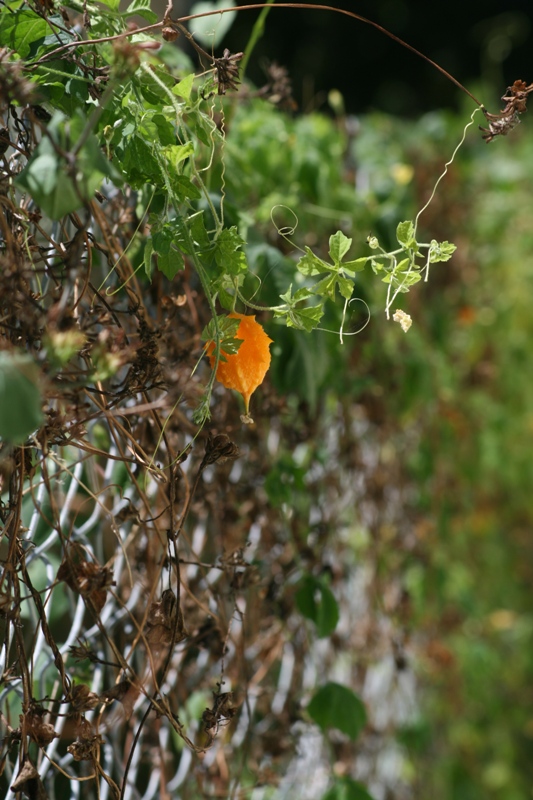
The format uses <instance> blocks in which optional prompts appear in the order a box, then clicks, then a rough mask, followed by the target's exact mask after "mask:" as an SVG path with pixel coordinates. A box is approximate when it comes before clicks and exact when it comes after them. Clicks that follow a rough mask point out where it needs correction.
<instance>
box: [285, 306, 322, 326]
mask: <svg viewBox="0 0 533 800" xmlns="http://www.w3.org/2000/svg"><path fill="white" fill-rule="evenodd" d="M323 315H324V306H323V305H322V304H320V305H318V306H311V307H310V308H290V309H289V310H288V311H285V312H278V311H275V312H274V316H276V317H278V316H286V317H287V327H288V328H297V329H298V330H302V331H307V332H309V331H312V330H314V329H315V328H316V326H317V325H318V323H319V322H320V320H321V319H322V317H323Z"/></svg>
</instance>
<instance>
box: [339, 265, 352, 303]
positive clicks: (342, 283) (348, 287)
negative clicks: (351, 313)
mask: <svg viewBox="0 0 533 800" xmlns="http://www.w3.org/2000/svg"><path fill="white" fill-rule="evenodd" d="M343 269H344V267H343ZM337 285H338V287H339V292H340V293H341V295H342V296H343V297H344V299H345V300H350V298H351V296H352V294H353V281H351V280H349V279H348V278H342V277H341V276H340V275H339V276H338V278H337Z"/></svg>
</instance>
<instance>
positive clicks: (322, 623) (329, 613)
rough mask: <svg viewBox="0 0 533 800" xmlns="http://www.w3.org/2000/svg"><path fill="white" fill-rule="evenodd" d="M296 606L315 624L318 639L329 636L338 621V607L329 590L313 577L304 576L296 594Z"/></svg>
mask: <svg viewBox="0 0 533 800" xmlns="http://www.w3.org/2000/svg"><path fill="white" fill-rule="evenodd" d="M296 605H297V607H298V610H299V611H300V613H301V614H303V615H304V617H307V619H310V620H311V621H312V622H314V623H315V625H316V628H317V633H318V636H319V637H321V638H322V637H323V636H329V635H330V634H331V633H333V631H334V630H335V628H336V627H337V623H338V621H339V606H338V605H337V601H336V600H335V597H334V596H333V592H332V591H331V589H330V588H329V587H328V586H327V585H326V584H325V582H324V581H323V580H321V579H319V578H315V577H313V575H305V576H304V578H303V579H302V581H301V584H300V588H299V589H298V591H297V593H296Z"/></svg>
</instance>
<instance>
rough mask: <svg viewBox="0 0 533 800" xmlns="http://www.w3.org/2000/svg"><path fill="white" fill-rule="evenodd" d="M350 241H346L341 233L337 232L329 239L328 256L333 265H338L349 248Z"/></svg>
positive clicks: (346, 238)
mask: <svg viewBox="0 0 533 800" xmlns="http://www.w3.org/2000/svg"><path fill="white" fill-rule="evenodd" d="M351 246H352V240H351V239H348V237H347V236H345V235H344V233H342V231H337V233H334V234H333V236H330V237H329V255H330V258H331V260H332V261H333V263H334V264H337V265H338V264H340V262H341V261H342V259H343V258H344V256H345V255H346V253H347V252H348V250H349V249H350V247H351Z"/></svg>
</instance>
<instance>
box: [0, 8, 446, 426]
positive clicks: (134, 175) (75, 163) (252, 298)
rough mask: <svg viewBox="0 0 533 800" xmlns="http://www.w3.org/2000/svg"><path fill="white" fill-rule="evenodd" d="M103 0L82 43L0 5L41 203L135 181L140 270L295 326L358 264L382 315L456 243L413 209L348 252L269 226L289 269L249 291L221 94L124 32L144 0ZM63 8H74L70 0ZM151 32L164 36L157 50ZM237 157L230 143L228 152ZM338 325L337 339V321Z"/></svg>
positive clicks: (24, 184)
mask: <svg viewBox="0 0 533 800" xmlns="http://www.w3.org/2000/svg"><path fill="white" fill-rule="evenodd" d="M104 5H105V10H101V9H99V7H97V6H96V5H93V4H89V5H88V13H90V18H91V28H90V32H89V36H90V37H93V38H94V39H95V40H97V41H95V43H94V44H91V40H90V39H89V40H88V41H85V42H76V40H75V34H74V33H73V31H72V30H69V29H68V28H66V27H65V25H64V24H63V20H62V18H61V17H60V16H59V15H51V16H49V17H48V18H46V17H45V16H43V15H41V14H39V13H37V12H36V11H35V10H33V9H31V8H28V7H26V6H24V5H21V4H20V2H19V0H14V2H11V3H8V4H7V5H6V10H5V11H4V13H3V15H2V19H1V21H0V45H2V46H3V47H5V48H9V50H10V52H11V53H12V55H11V56H10V58H12V59H13V60H17V59H20V58H23V59H24V68H23V78H22V75H21V81H22V80H24V81H25V82H26V83H25V86H26V91H27V92H28V91H29V92H31V93H33V96H34V99H35V102H37V103H38V105H39V108H41V109H42V115H44V119H45V120H46V118H47V117H48V121H47V122H44V123H43V135H42V140H41V143H40V145H39V146H38V148H37V150H36V151H35V153H34V154H33V155H32V157H31V158H30V159H29V161H28V162H27V163H26V165H25V166H24V167H23V169H22V171H21V173H20V175H19V176H18V178H17V181H16V185H17V187H18V189H19V190H20V191H21V192H26V193H28V194H29V195H30V196H31V197H32V198H33V200H34V201H35V203H37V204H38V206H39V207H40V209H41V211H42V213H44V214H46V215H47V216H49V217H50V218H51V219H54V220H59V219H61V218H62V217H63V216H65V215H67V214H71V213H73V212H77V213H81V212H82V211H83V209H88V208H89V206H90V204H91V203H92V202H94V199H93V198H94V197H95V194H96V193H98V192H99V191H100V190H102V187H103V186H104V187H105V186H107V187H109V186H110V185H113V186H114V187H116V189H118V190H119V191H134V192H136V193H137V199H136V215H137V218H138V220H139V223H138V227H137V232H136V234H135V237H134V239H133V241H132V244H131V247H132V251H133V252H138V253H140V257H137V269H142V271H143V272H144V274H145V275H146V276H147V278H148V279H150V280H153V278H154V270H158V271H159V272H160V273H161V274H162V275H163V276H164V277H165V278H166V279H167V280H169V281H172V280H174V279H175V278H176V276H177V275H178V273H179V272H180V271H182V270H183V269H185V268H186V267H187V266H189V267H191V268H192V269H193V270H194V271H195V272H196V274H197V276H198V280H199V283H200V285H201V289H202V292H203V294H204V295H205V297H206V300H207V303H208V306H209V308H210V312H211V315H212V317H213V320H216V319H217V312H218V309H217V305H218V304H219V305H220V306H221V307H222V308H223V309H226V310H227V311H231V310H233V309H234V308H235V307H236V305H237V304H239V305H244V307H245V308H246V307H249V308H252V309H255V310H265V311H271V312H272V313H273V315H274V317H275V319H276V320H278V322H280V323H285V324H286V325H287V326H288V327H289V328H294V329H296V330H300V331H302V332H307V333H308V332H310V331H312V330H314V329H317V328H319V327H320V326H321V323H322V320H323V317H324V314H325V313H326V306H327V304H328V303H329V304H332V307H335V306H337V305H338V304H339V302H340V303H341V304H342V306H343V309H342V312H341V314H342V320H343V323H344V319H345V317H346V314H347V309H348V305H349V303H350V301H351V300H352V299H353V298H356V297H357V286H358V285H359V284H358V282H359V281H360V280H361V276H360V273H363V271H364V270H365V267H366V266H367V265H368V266H370V268H371V271H372V272H373V273H374V274H375V275H376V276H378V277H379V278H380V279H381V281H383V282H384V283H385V284H388V286H389V293H388V295H387V302H386V312H387V315H389V311H390V308H391V306H392V304H393V302H394V299H395V298H396V296H397V294H398V293H400V292H402V293H404V292H407V291H409V289H410V288H411V287H412V286H414V285H415V284H416V283H418V282H419V281H420V280H421V279H422V277H424V276H425V277H426V279H427V276H428V271H429V265H430V264H433V263H437V262H444V261H447V260H448V259H449V258H450V257H451V255H452V253H453V251H454V249H455V247H454V246H453V245H451V244H450V243H448V242H442V243H437V242H436V241H433V240H432V241H431V242H430V243H429V244H423V243H420V242H418V241H417V238H416V227H415V223H413V222H402V223H400V224H399V225H398V227H397V231H396V236H397V240H398V244H399V249H396V250H391V251H388V250H387V249H384V248H382V247H381V245H380V244H379V242H377V240H376V239H375V238H372V239H371V241H370V242H369V244H370V248H371V250H372V251H373V252H372V253H371V254H369V255H360V256H358V257H356V258H351V259H350V258H349V257H348V252H349V250H350V249H351V247H352V244H353V239H352V238H350V237H348V236H347V235H346V234H345V233H343V232H342V231H340V230H339V231H337V232H336V233H333V234H332V235H330V237H329V251H328V256H329V260H327V259H326V258H324V257H323V256H322V254H321V252H320V251H321V249H322V248H321V246H320V244H319V246H318V248H315V249H313V248H311V247H310V246H308V245H305V247H304V250H303V255H302V256H301V257H300V258H299V260H297V259H296V258H295V254H296V253H297V249H298V248H299V244H298V243H297V242H296V241H294V242H293V241H292V238H291V237H290V236H287V235H285V234H284V233H283V231H279V232H280V233H281V234H282V235H283V236H284V238H285V240H286V241H287V242H288V244H289V246H290V248H291V249H292V253H289V262H290V263H291V264H292V265H293V266H292V276H289V279H288V281H287V283H286V285H285V286H284V287H280V288H279V291H278V297H277V302H272V300H271V299H270V300H269V301H267V302H264V301H263V302H262V299H263V298H262V286H261V285H260V284H259V285H257V283H256V285H254V283H253V282H254V281H255V280H256V278H255V273H254V271H253V268H252V267H251V265H250V263H249V259H248V254H247V251H248V237H247V232H248V231H249V228H250V222H251V224H252V227H254V228H258V229H263V230H265V228H264V225H261V223H260V222H259V220H258V219H253V218H252V219H250V217H249V215H248V216H247V212H246V210H245V209H241V208H238V207H236V206H235V205H234V203H235V197H233V198H232V203H233V204H232V205H228V204H227V202H226V189H225V184H226V176H225V170H226V165H227V159H226V147H229V148H231V143H232V128H231V124H230V125H228V126H226V125H225V114H226V108H227V107H228V104H227V102H226V99H225V98H217V97H216V90H217V86H218V83H217V80H218V79H217V75H216V69H215V66H214V65H215V63H216V62H215V60H214V59H213V58H211V65H210V68H209V69H207V71H205V70H203V71H202V72H201V74H200V75H198V76H197V75H196V74H195V71H194V69H193V68H192V65H191V63H190V62H188V60H187V59H186V57H184V56H183V55H180V56H178V55H177V53H176V50H174V49H173V48H171V47H170V46H169V45H168V44H166V43H164V42H163V41H162V39H161V35H160V33H159V31H158V32H153V33H151V34H148V33H143V32H142V31H141V32H139V33H134V34H127V31H126V26H127V24H128V21H129V20H130V18H131V17H132V16H133V15H135V14H136V15H141V16H142V17H143V18H144V19H145V20H146V21H147V22H148V23H150V24H151V25H155V23H156V22H157V19H156V17H155V14H154V12H153V11H152V10H151V8H150V7H149V4H148V3H147V2H145V0H134V2H133V3H131V4H130V5H129V6H128V8H127V9H126V10H125V11H123V12H120V11H119V7H118V4H117V3H116V2H114V0H113V2H106V3H105V4H104ZM67 8H71V9H74V10H75V11H79V8H78V6H77V4H76V3H74V2H73V3H72V4H71V5H70V6H67ZM101 39H104V40H105V39H107V40H108V41H100V40H101ZM154 42H157V43H158V46H159V45H161V44H162V45H163V46H162V47H161V48H160V50H159V51H158V52H157V53H156V52H155V51H154V49H153V45H154ZM74 45H76V47H74ZM204 66H205V65H204ZM237 99H238V96H237ZM231 102H232V103H234V102H235V98H232V99H231ZM232 114H233V111H232ZM50 117H51V118H50ZM269 146H270V147H272V145H269ZM324 157H327V155H326V154H324ZM236 159H238V156H237V154H236V153H235V151H233V153H232V154H231V158H230V162H231V163H233V161H235V163H237V161H236ZM232 160H233V161H232ZM318 168H319V169H320V166H318ZM314 169H315V168H314V167H313V170H314ZM301 176H302V181H303V182H304V184H305V183H308V182H309V181H311V182H312V181H313V180H314V177H313V174H312V171H309V167H308V166H306V167H305V170H304V171H302V173H301ZM227 177H228V181H229V183H230V184H231V175H228V176H227ZM105 191H108V189H105ZM96 196H98V195H96ZM355 202H356V198H355V197H354V198H353V203H355ZM226 206H228V207H227V208H226ZM326 212H327V209H326ZM321 213H322V211H321ZM261 235H264V233H263V234H261ZM361 242H363V239H362V237H361ZM421 259H425V263H424V261H423V260H422V261H421ZM118 263H119V262H118V261H115V262H114V261H113V260H111V261H109V266H110V267H111V271H110V272H109V274H108V278H107V283H108V287H113V286H114V287H116V288H118V289H120V285H121V284H120V279H119V278H118V273H117V275H116V276H114V275H113V273H114V272H115V271H116V270H115V267H117V266H118ZM117 281H118V283H117ZM211 333H212V334H213V339H214V340H215V341H216V342H217V348H220V344H221V338H220V337H221V336H222V335H223V332H222V331H221V328H220V327H219V326H218V325H217V324H216V322H215V329H214V331H211ZM339 333H340V336H341V341H342V327H341V330H340V331H339ZM211 388H212V382H211V383H210V384H209V385H208V387H207V390H206V394H205V396H204V399H203V401H202V410H201V412H200V417H198V415H197V418H201V419H202V420H204V419H205V418H207V416H208V411H207V412H206V408H207V409H208V407H209V399H210V393H211Z"/></svg>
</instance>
